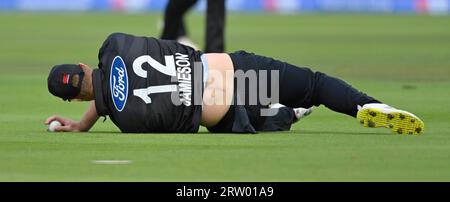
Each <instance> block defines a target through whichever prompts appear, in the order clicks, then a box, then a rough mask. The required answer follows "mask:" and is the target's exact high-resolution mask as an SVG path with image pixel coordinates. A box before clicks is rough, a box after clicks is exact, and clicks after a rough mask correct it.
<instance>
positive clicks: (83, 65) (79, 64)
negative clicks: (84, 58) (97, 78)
mask: <svg viewBox="0 0 450 202" xmlns="http://www.w3.org/2000/svg"><path fill="white" fill-rule="evenodd" d="M78 66H80V67H81V68H83V69H90V67H89V66H88V65H86V64H83V63H78Z"/></svg>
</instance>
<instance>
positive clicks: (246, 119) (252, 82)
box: [45, 33, 424, 134]
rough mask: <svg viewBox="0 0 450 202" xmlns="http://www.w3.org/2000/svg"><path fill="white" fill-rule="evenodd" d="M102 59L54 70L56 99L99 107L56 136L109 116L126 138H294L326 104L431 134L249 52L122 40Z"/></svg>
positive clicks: (322, 77)
mask: <svg viewBox="0 0 450 202" xmlns="http://www.w3.org/2000/svg"><path fill="white" fill-rule="evenodd" d="M98 58H99V64H98V69H94V70H92V69H91V68H90V67H88V66H87V65H85V64H73V65H70V64H64V65H57V66H55V67H53V68H52V70H51V71H50V74H49V77H48V89H49V91H50V93H52V94H53V95H55V96H58V97H60V98H62V99H63V100H69V101H70V100H80V101H91V104H90V106H89V108H88V109H87V111H86V112H85V114H84V116H83V117H82V118H81V120H80V121H79V122H77V121H72V120H70V119H66V118H62V117H59V116H52V117H49V118H48V119H47V120H46V121H45V124H49V123H50V122H52V121H54V120H57V121H59V122H61V123H62V126H59V127H56V128H55V130H56V131H72V132H79V131H83V132H85V131H89V129H90V128H91V127H92V126H93V125H94V124H95V123H96V121H97V120H98V119H99V117H100V116H109V117H110V119H111V120H112V121H113V122H114V124H115V125H116V126H118V127H119V129H120V130H121V131H122V132H125V133H165V132H170V133H196V132H197V131H198V129H199V126H200V125H202V126H205V127H206V128H207V129H208V130H209V131H210V132H221V133H223V132H226V133H256V132H257V131H275V130H289V129H290V126H291V124H292V123H294V122H296V121H297V120H299V119H300V118H302V117H304V116H305V115H307V114H309V113H310V112H311V107H313V106H319V105H321V104H323V105H325V106H326V107H328V108H329V109H331V110H333V111H336V112H339V113H344V114H347V115H349V116H352V117H356V118H357V119H358V121H359V122H360V123H361V124H362V125H363V126H366V127H386V128H390V129H391V130H392V131H393V132H395V133H399V134H420V133H421V132H423V130H424V123H423V122H422V121H421V120H420V119H419V118H418V117H417V116H415V115H413V114H412V113H409V112H406V111H402V110H398V109H395V108H393V107H390V106H388V105H386V104H383V103H381V102H380V101H379V100H376V99H374V98H372V97H370V96H368V95H366V94H364V93H362V92H360V91H358V90H356V89H354V88H353V87H352V86H350V85H348V84H347V83H345V82H344V81H342V80H339V79H337V78H333V77H331V76H328V75H326V74H324V73H321V72H313V71H311V70H310V69H308V68H301V67H296V66H294V65H291V64H288V63H285V62H281V61H278V60H275V59H272V58H268V57H264V56H259V55H255V54H252V53H247V52H244V51H238V52H234V53H230V54H226V53H220V54H219V53H212V54H203V53H202V52H200V51H196V50H194V49H193V48H191V47H188V46H184V45H182V44H179V43H177V42H176V41H166V40H158V39H155V38H151V37H136V36H132V35H128V34H123V33H114V34H112V35H110V36H109V37H108V38H107V39H106V40H105V42H104V43H103V45H102V47H101V48H100V51H99V55H98ZM273 103H281V104H282V105H283V106H282V107H270V106H273V105H274V104H273ZM276 106H280V105H279V104H276Z"/></svg>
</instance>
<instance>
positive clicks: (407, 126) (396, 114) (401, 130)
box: [356, 103, 425, 135]
mask: <svg viewBox="0 0 450 202" xmlns="http://www.w3.org/2000/svg"><path fill="white" fill-rule="evenodd" d="M358 110H359V111H358V114H357V115H356V118H357V119H358V121H359V122H360V123H361V124H362V125H364V126H365V127H370V128H377V127H386V128H390V129H391V130H392V131H393V132H395V133H398V134H407V135H419V134H421V133H422V132H423V131H424V129H425V124H424V123H423V121H422V120H420V119H419V118H418V117H417V116H415V115H414V114H412V113H410V112H407V111H403V110H399V109H395V108H393V107H391V106H389V105H386V104H378V103H374V104H365V105H364V106H362V107H360V106H358Z"/></svg>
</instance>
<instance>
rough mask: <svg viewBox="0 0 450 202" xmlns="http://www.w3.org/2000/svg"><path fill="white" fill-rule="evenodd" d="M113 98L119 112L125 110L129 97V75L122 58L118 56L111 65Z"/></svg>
mask: <svg viewBox="0 0 450 202" xmlns="http://www.w3.org/2000/svg"><path fill="white" fill-rule="evenodd" d="M109 83H110V87H111V97H112V100H113V103H114V107H116V109H117V111H119V112H121V111H122V110H123V108H125V104H126V103H127V97H128V75H127V68H126V67H125V62H123V60H122V58H121V57H120V56H116V57H115V58H114V60H113V62H112V64H111V75H110V77H109Z"/></svg>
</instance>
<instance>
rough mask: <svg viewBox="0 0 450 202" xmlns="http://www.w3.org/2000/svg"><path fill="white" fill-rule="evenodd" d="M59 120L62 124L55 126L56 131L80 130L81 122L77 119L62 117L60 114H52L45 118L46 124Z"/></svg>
mask: <svg viewBox="0 0 450 202" xmlns="http://www.w3.org/2000/svg"><path fill="white" fill-rule="evenodd" d="M55 120H56V121H59V122H60V123H61V126H57V127H55V131H56V132H80V131H81V124H80V123H79V122H77V121H73V120H70V119H67V118H62V117H60V116H51V117H49V118H48V119H47V120H45V125H48V124H50V123H51V122H52V121H55Z"/></svg>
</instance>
